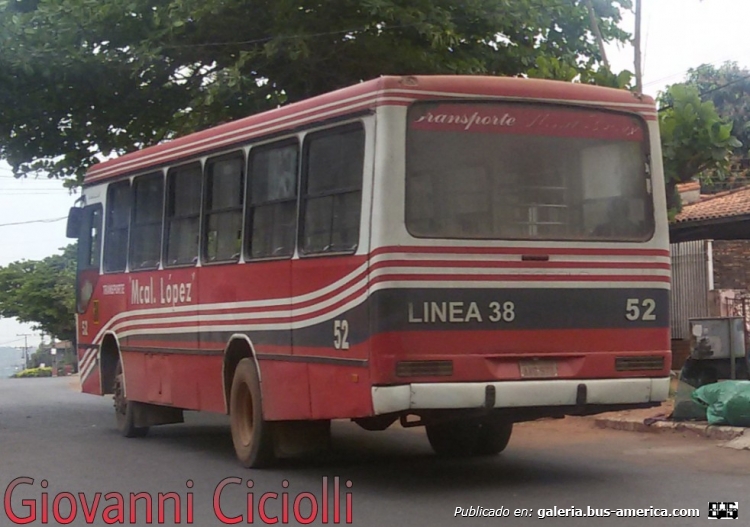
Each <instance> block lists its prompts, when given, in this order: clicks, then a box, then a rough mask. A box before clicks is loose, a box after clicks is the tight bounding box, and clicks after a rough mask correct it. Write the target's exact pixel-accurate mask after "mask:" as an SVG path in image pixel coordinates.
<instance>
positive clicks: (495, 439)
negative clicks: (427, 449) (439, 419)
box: [425, 419, 513, 457]
mask: <svg viewBox="0 0 750 527" xmlns="http://www.w3.org/2000/svg"><path fill="white" fill-rule="evenodd" d="M425 428H426V430H427V439H428V440H429V442H430V446H431V447H432V449H433V450H434V451H435V453H436V454H438V455H440V456H447V457H469V456H492V455H497V454H499V453H500V452H502V451H503V450H505V447H507V446H508V441H509V440H510V435H511V432H512V431H513V423H512V422H511V421H506V420H502V419H481V420H480V419H465V420H460V421H448V422H443V423H435V424H430V425H427V426H426V427H425Z"/></svg>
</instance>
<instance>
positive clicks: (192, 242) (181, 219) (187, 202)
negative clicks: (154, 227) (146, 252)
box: [165, 163, 202, 266]
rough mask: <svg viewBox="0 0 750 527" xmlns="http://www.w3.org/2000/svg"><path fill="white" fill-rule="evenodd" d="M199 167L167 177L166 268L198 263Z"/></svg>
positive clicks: (171, 171)
mask: <svg viewBox="0 0 750 527" xmlns="http://www.w3.org/2000/svg"><path fill="white" fill-rule="evenodd" d="M201 176H202V174H201V167H200V164H198V163H195V164H191V165H188V166H184V167H180V168H173V169H171V170H170V171H169V173H168V174H167V234H166V236H167V243H166V246H167V247H166V262H165V263H166V265H168V266H174V265H191V264H195V263H196V262H197V261H198V238H199V230H200V213H201V179H202V177H201Z"/></svg>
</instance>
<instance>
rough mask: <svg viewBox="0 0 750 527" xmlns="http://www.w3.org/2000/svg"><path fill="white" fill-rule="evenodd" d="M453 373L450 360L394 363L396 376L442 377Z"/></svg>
mask: <svg viewBox="0 0 750 527" xmlns="http://www.w3.org/2000/svg"><path fill="white" fill-rule="evenodd" d="M450 375H453V361H452V360H407V361H401V362H397V363H396V377H443V376H450Z"/></svg>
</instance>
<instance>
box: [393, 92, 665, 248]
mask: <svg viewBox="0 0 750 527" xmlns="http://www.w3.org/2000/svg"><path fill="white" fill-rule="evenodd" d="M431 104H454V105H462V104H467V105H469V104H471V105H480V104H487V105H492V104H502V105H508V106H513V105H517V106H524V105H525V106H528V105H533V106H546V107H548V108H550V109H554V108H561V109H568V110H589V111H597V112H601V113H608V114H614V115H621V116H622V115H625V116H628V117H631V118H633V119H635V120H637V121H638V124H639V126H640V128H641V132H642V133H643V139H642V141H640V142H639V144H640V147H641V154H642V160H643V162H644V169H643V176H644V179H643V181H644V184H645V185H646V196H647V198H648V199H647V200H645V205H646V217H647V218H650V220H651V221H650V228H649V231H648V233H646V234H644V236H643V237H641V238H637V239H635V238H632V239H617V238H584V239H580V238H547V237H537V238H531V237H516V238H514V237H509V236H505V237H455V236H425V235H419V234H414V233H413V232H412V229H411V228H410V227H409V221H408V215H407V214H408V211H407V207H408V203H409V200H408V196H407V194H408V192H409V185H408V182H407V178H408V174H409V160H410V158H411V156H410V155H409V134H410V128H409V123H410V120H409V119H410V116H411V113H412V112H413V111H414V108H415V107H419V106H423V105H431ZM404 126H405V130H406V134H405V135H404V145H403V152H404V158H403V159H404V179H403V184H404V202H403V214H404V223H403V226H404V229H405V230H406V232H407V233H408V234H409V236H411V237H412V238H414V239H417V240H459V241H484V242H493V241H496V242H497V241H499V242H524V243H526V242H529V243H535V242H549V243H618V244H619V243H631V244H643V243H648V242H650V241H652V240H653V239H654V237H655V236H656V231H657V226H658V219H657V217H656V206H655V203H654V179H653V174H654V170H653V156H652V153H653V152H652V147H651V131H650V130H649V125H648V122H647V121H646V119H644V117H643V116H642V115H641V114H639V113H635V112H628V111H623V110H613V109H611V108H606V107H602V106H582V105H577V104H566V103H562V102H548V101H533V100H532V101H510V100H503V99H493V100H474V99H460V100H451V99H428V100H419V101H414V102H412V103H411V104H410V105H409V106H408V108H407V111H406V118H405V123H404Z"/></svg>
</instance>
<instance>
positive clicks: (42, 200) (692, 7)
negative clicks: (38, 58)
mask: <svg viewBox="0 0 750 527" xmlns="http://www.w3.org/2000/svg"><path fill="white" fill-rule="evenodd" d="M642 1H643V17H642V22H643V24H642V25H643V27H642V32H643V35H642V41H643V43H642V48H643V50H644V56H643V72H644V78H643V81H644V92H645V93H646V94H648V95H654V96H655V95H657V93H658V92H659V91H660V90H663V89H664V88H665V87H666V86H668V85H669V84H672V83H675V82H680V81H681V80H682V79H683V78H684V77H685V74H686V73H687V71H688V69H690V68H694V67H697V66H699V65H701V64H705V63H711V64H714V65H720V64H722V63H723V62H725V61H727V60H732V61H736V62H738V63H739V64H740V66H743V67H746V68H750V31H748V30H747V21H748V20H750V0H703V1H700V0H642ZM622 27H623V28H624V29H626V30H628V31H630V32H633V30H634V17H633V15H632V14H630V15H629V16H626V18H625V20H624V21H623V23H622ZM607 55H608V58H609V60H610V62H611V65H612V69H613V70H614V71H616V72H617V71H620V70H623V69H629V70H631V71H634V67H633V49H632V47H631V46H622V47H617V46H609V47H608V48H607ZM74 201H75V196H71V195H70V194H69V192H68V191H67V190H65V189H63V187H62V183H60V182H58V181H50V180H49V179H46V178H43V179H24V180H20V181H17V180H14V179H13V177H12V173H11V171H10V168H9V167H8V165H7V164H5V163H3V162H2V161H0V266H4V265H7V264H8V263H10V262H13V261H17V260H21V259H27V260H38V259H41V258H44V257H46V256H49V255H51V254H54V253H56V252H58V250H59V249H60V248H61V247H64V246H65V245H67V244H68V243H69V241H70V240H67V239H66V238H65V220H64V219H61V218H63V217H65V216H67V213H68V209H69V208H70V207H71V206H72V205H73V202H74ZM34 220H53V221H49V222H46V223H29V224H25V225H6V224H8V223H16V222H28V221H34ZM55 220H56V221H55ZM23 333H34V332H33V331H32V330H31V328H30V327H29V326H28V325H25V324H19V323H17V322H16V321H15V320H8V319H0V347H1V346H6V345H7V346H23V345H24V337H22V336H19V335H20V334H23ZM39 341H40V338H39V334H38V333H36V334H33V335H32V336H30V337H28V345H29V347H33V348H36V346H37V345H38V344H39Z"/></svg>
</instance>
